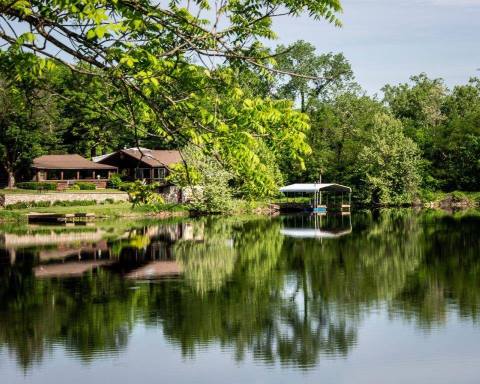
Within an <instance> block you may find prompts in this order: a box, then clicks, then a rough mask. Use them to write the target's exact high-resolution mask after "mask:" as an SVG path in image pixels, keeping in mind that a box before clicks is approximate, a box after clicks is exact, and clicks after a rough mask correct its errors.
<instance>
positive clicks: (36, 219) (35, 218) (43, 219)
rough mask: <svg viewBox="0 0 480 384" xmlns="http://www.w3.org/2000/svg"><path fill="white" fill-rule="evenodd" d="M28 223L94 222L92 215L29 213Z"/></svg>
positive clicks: (93, 215)
mask: <svg viewBox="0 0 480 384" xmlns="http://www.w3.org/2000/svg"><path fill="white" fill-rule="evenodd" d="M27 218H28V222H29V223H75V222H88V221H93V220H95V214H94V213H35V212H32V213H29V214H27Z"/></svg>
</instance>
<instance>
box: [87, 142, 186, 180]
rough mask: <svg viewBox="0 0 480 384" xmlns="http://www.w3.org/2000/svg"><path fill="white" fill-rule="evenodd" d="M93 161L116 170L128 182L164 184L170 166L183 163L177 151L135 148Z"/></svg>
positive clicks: (96, 158) (98, 157)
mask: <svg viewBox="0 0 480 384" xmlns="http://www.w3.org/2000/svg"><path fill="white" fill-rule="evenodd" d="M93 161H94V162H96V163H97V164H104V165H109V166H113V167H116V168H118V172H119V173H120V174H121V175H122V176H123V177H124V178H125V179H127V180H130V181H133V180H145V181H147V182H148V183H151V182H158V183H161V184H165V178H166V177H167V176H168V174H169V172H170V168H171V166H172V165H174V164H178V163H181V162H183V159H182V156H181V154H180V152H179V151H173V150H152V149H147V148H138V147H135V148H128V149H121V150H119V151H116V152H113V153H109V154H107V155H102V156H97V157H94V158H93Z"/></svg>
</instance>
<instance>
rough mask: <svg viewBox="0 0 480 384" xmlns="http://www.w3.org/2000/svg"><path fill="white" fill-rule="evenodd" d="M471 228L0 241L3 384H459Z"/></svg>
mask: <svg viewBox="0 0 480 384" xmlns="http://www.w3.org/2000/svg"><path fill="white" fill-rule="evenodd" d="M479 225H480V218H479V216H478V214H477V213H475V212H470V213H466V214H463V215H457V216H451V215H439V214H435V213H431V212H426V213H422V214H418V213H415V212H413V211H411V210H385V211H382V212H357V213H355V214H354V215H353V216H351V217H350V216H344V217H342V216H325V217H314V216H285V217H277V218H266V217H257V218H251V217H249V218H243V217H220V218H212V217H209V218H201V219H195V220H193V219H187V220H183V219H179V220H171V221H167V222H152V221H148V222H131V223H98V225H95V226H73V227H59V226H54V227H51V226H21V227H10V228H5V229H3V230H1V231H0V356H1V359H0V374H1V377H2V383H3V382H4V380H6V381H5V382H7V383H17V382H18V383H21V382H25V383H47V382H48V383H57V382H58V383H60V382H62V383H63V382H65V375H63V376H62V374H61V373H60V371H59V370H61V369H62V367H67V366H68V367H69V368H68V381H69V382H73V383H83V382H85V381H88V382H89V383H101V382H104V381H105V380H108V379H110V380H115V382H117V383H129V382H131V380H130V379H131V378H132V377H135V378H136V379H135V381H137V380H139V381H142V380H143V381H152V380H154V379H155V378H158V377H160V376H162V378H164V379H165V380H166V381H171V382H185V383H186V382H192V381H196V382H209V383H212V382H215V383H221V382H225V381H226V380H230V381H232V382H239V383H240V382H246V381H250V380H252V376H251V375H252V372H255V376H256V378H257V379H258V380H259V381H261V382H266V383H270V382H272V383H273V382H275V383H278V382H282V381H283V382H302V381H312V382H318V381H322V382H326V383H336V382H338V380H337V379H338V375H341V376H342V377H344V378H345V380H346V382H354V381H355V382H362V383H363V382H393V383H400V382H410V383H423V382H429V381H435V382H436V383H447V382H448V379H449V378H450V379H451V376H449V375H448V374H446V372H445V370H446V369H447V367H449V369H453V370H454V371H455V372H457V374H456V376H455V377H456V379H455V382H456V383H467V382H471V381H469V378H471V377H477V376H478V375H477V374H480V368H478V367H479V365H478V364H472V362H476V361H477V360H478V361H479V362H480V351H478V348H477V347H476V346H478V344H479V343H480V327H478V324H479V320H480V317H479V313H480V288H479V287H480V272H478V271H480V257H479V254H480V240H479V239H480V237H479ZM442 345H448V346H449V347H448V348H442V347H441V346H442ZM412 346H415V348H413V347H412ZM459 356H462V357H463V358H462V359H459V358H458V357H459ZM118 361H120V362H121V364H120V365H116V364H117V363H116V362H118ZM379 361H382V366H383V369H382V370H380V371H378V370H377V367H378V364H379V363H378V362H379ZM425 361H426V362H427V363H428V366H429V367H433V368H432V369H429V370H428V374H427V373H425V372H426V371H424V370H423V369H421V367H422V364H423V363H422V362H425ZM463 361H465V362H466V363H463ZM220 362H221V364H220ZM405 366H408V367H409V369H408V370H405V369H404V368H402V367H405ZM360 368H361V372H363V373H362V375H363V376H362V375H360V376H359V375H358V370H359V369H360ZM400 368H401V369H400ZM213 371H215V372H216V373H215V374H214V375H213V374H212V372H213ZM232 372H234V375H233V376H232ZM355 372H357V374H356V373H355ZM437 372H438V373H437ZM64 374H67V373H65V372H64ZM425 375H427V376H425ZM345 380H344V381H345Z"/></svg>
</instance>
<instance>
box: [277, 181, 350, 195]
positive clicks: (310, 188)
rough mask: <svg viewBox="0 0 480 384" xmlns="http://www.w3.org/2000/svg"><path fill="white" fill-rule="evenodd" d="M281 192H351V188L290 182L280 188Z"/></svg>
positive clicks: (332, 184) (339, 185) (338, 185)
mask: <svg viewBox="0 0 480 384" xmlns="http://www.w3.org/2000/svg"><path fill="white" fill-rule="evenodd" d="M280 192H282V193H315V192H345V193H351V192H352V188H350V187H346V186H345V185H341V184H334V183H330V184H321V183H311V184H291V185H287V186H285V187H282V188H280Z"/></svg>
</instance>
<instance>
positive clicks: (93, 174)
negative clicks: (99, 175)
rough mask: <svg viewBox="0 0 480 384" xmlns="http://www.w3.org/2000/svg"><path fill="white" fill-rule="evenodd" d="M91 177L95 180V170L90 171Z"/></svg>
mask: <svg viewBox="0 0 480 384" xmlns="http://www.w3.org/2000/svg"><path fill="white" fill-rule="evenodd" d="M92 179H93V180H95V171H92Z"/></svg>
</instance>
